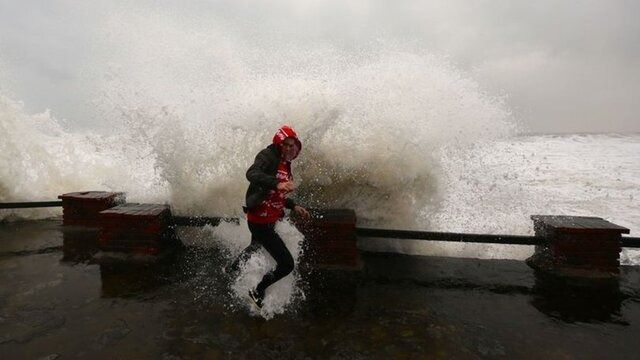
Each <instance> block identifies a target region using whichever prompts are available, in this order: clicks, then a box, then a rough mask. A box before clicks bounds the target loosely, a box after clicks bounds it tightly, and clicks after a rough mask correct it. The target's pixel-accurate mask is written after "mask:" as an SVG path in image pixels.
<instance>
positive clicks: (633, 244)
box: [622, 236, 640, 248]
mask: <svg viewBox="0 0 640 360" xmlns="http://www.w3.org/2000/svg"><path fill="white" fill-rule="evenodd" d="M622 247H626V248H640V238H637V237H625V236H623V237H622Z"/></svg>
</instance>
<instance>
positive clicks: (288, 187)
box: [278, 181, 296, 192]
mask: <svg viewBox="0 0 640 360" xmlns="http://www.w3.org/2000/svg"><path fill="white" fill-rule="evenodd" d="M295 188H296V186H295V185H294V184H293V182H292V181H287V182H281V183H278V190H282V191H284V192H292V191H293V189H295Z"/></svg>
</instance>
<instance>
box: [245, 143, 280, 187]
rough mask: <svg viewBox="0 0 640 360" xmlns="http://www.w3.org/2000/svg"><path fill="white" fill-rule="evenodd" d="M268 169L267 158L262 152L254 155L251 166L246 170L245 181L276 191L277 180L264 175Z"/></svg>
mask: <svg viewBox="0 0 640 360" xmlns="http://www.w3.org/2000/svg"><path fill="white" fill-rule="evenodd" d="M268 168H269V158H268V157H267V155H265V154H263V153H262V152H260V153H258V155H256V158H255V160H254V161H253V165H251V166H250V167H249V169H248V170H247V180H249V182H251V183H252V184H257V185H260V186H262V187H263V188H267V189H276V188H277V187H278V179H277V178H276V176H275V175H269V174H267V173H266V171H267V169H268Z"/></svg>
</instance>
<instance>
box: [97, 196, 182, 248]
mask: <svg viewBox="0 0 640 360" xmlns="http://www.w3.org/2000/svg"><path fill="white" fill-rule="evenodd" d="M172 221H173V218H172V216H171V210H170V209H169V205H163V204H136V203H128V204H122V205H118V206H116V207H113V208H111V209H108V210H104V211H102V212H100V226H101V228H100V239H99V240H100V249H101V250H102V251H109V252H121V253H129V254H145V255H158V254H160V253H161V252H163V251H164V250H168V249H170V248H177V247H181V246H182V243H181V242H180V240H179V239H178V238H177V236H176V234H175V229H174V227H173V226H172Z"/></svg>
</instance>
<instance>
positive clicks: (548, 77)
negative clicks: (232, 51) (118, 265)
mask: <svg viewBox="0 0 640 360" xmlns="http://www.w3.org/2000/svg"><path fill="white" fill-rule="evenodd" d="M127 7H131V8H134V7H135V8H138V9H139V8H145V7H146V8H149V9H157V8H164V9H166V11H167V12H169V13H171V14H175V16H176V17H193V18H197V19H200V20H201V21H202V20H203V19H205V20H206V19H209V21H213V22H216V21H217V22H220V23H221V24H227V25H228V26H229V29H230V30H229V31H230V32H231V35H232V36H233V37H236V38H244V39H247V41H250V40H251V39H252V38H254V37H258V38H260V39H263V40H264V39H265V38H273V39H274V43H276V44H277V42H278V41H283V40H286V41H288V42H291V43H299V44H300V47H301V48H304V47H308V46H310V45H309V44H330V45H331V46H334V47H336V48H338V49H340V50H341V51H347V52H348V51H352V50H354V49H359V48H362V47H366V46H369V45H368V44H371V43H374V42H375V41H376V40H379V39H386V40H392V41H393V40H397V41H398V42H402V43H407V44H412V46H414V47H416V48H420V49H423V50H427V51H432V52H435V53H438V54H444V55H447V56H449V58H450V60H451V61H452V62H453V63H454V65H455V66H457V67H459V68H461V69H462V70H463V71H464V72H466V73H467V74H468V75H469V76H471V77H473V78H475V79H476V80H477V81H478V82H479V83H480V84H481V85H482V86H483V87H484V88H485V89H486V90H487V91H489V92H491V93H494V94H503V95H506V96H507V103H508V105H509V106H510V107H511V108H512V109H513V110H514V112H515V114H516V116H517V117H518V118H520V119H521V120H522V121H523V122H524V123H525V124H527V126H528V128H529V130H530V131H532V132H638V131H640V119H639V117H638V114H640V101H639V100H640V96H639V95H638V94H640V66H639V65H640V22H638V20H637V17H638V14H640V2H638V1H599V0H591V1H588V0H585V1H552V0H548V1H535V2H532V1H513V0H502V1H461V0H459V1H458V0H457V1H395V2H391V1H370V2H369V1H300V0H295V1H294V0H291V1H276V2H257V1H256V2H251V1H194V2H183V1H153V2H151V1H144V2H138V3H136V5H130V4H128V3H120V4H114V3H113V2H101V1H95V2H90V3H87V2H79V1H50V0H48V1H47V0H43V1H29V0H26V1H11V0H0V90H2V91H3V92H5V93H8V94H9V95H10V96H12V97H14V98H15V99H17V100H21V101H24V102H25V104H26V105H27V108H28V109H29V110H30V111H42V110H44V109H46V108H49V109H51V110H52V112H53V113H54V115H56V116H57V117H61V118H66V119H67V120H68V121H69V122H70V123H72V124H74V123H75V124H82V121H83V119H85V118H90V117H91V116H92V114H91V111H92V109H91V106H90V105H89V100H90V99H89V98H88V95H87V94H88V93H89V91H88V89H89V88H90V86H91V84H90V83H89V80H88V79H89V78H91V76H88V74H87V72H91V71H93V70H95V59H94V57H95V55H96V54H95V53H94V52H93V50H92V49H93V48H94V47H93V45H94V44H93V42H94V41H95V40H96V39H99V38H100V36H101V32H103V31H104V29H103V28H101V26H100V24H102V23H103V21H104V20H105V18H106V17H108V16H110V15H112V14H113V12H114V11H116V10H117V11H123V9H125V10H126V8H127ZM311 46H313V45H311ZM373 46H375V45H373Z"/></svg>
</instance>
